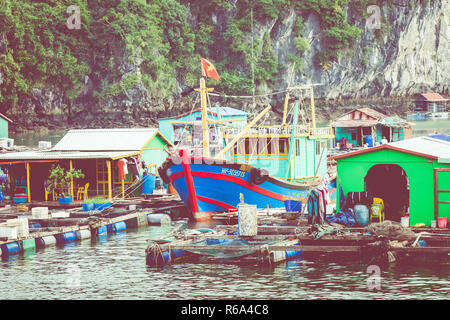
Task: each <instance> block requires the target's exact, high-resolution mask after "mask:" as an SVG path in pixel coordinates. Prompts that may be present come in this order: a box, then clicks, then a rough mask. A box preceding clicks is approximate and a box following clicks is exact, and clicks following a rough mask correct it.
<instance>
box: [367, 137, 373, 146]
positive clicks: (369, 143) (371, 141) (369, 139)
mask: <svg viewBox="0 0 450 320" xmlns="http://www.w3.org/2000/svg"><path fill="white" fill-rule="evenodd" d="M366 143H367V146H368V147H369V148H371V147H373V138H372V136H366Z"/></svg>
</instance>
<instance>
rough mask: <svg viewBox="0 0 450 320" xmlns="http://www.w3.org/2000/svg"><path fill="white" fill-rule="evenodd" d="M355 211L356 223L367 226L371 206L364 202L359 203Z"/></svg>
mask: <svg viewBox="0 0 450 320" xmlns="http://www.w3.org/2000/svg"><path fill="white" fill-rule="evenodd" d="M353 210H354V212H355V220H356V223H357V224H358V225H359V226H360V227H365V226H367V225H368V224H369V208H367V206H365V205H363V204H357V205H355V206H354V208H353Z"/></svg>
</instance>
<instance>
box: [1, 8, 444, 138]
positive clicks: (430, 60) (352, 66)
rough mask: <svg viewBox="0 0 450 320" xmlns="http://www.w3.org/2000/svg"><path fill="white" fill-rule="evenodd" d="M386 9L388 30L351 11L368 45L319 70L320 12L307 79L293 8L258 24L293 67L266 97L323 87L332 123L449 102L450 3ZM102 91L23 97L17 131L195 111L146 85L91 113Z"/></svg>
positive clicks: (129, 69) (221, 18)
mask: <svg viewBox="0 0 450 320" xmlns="http://www.w3.org/2000/svg"><path fill="white" fill-rule="evenodd" d="M380 9H381V25H380V29H370V28H368V27H366V19H365V18H361V16H360V15H358V14H356V13H354V12H350V10H347V16H348V21H349V23H350V24H352V25H355V26H358V27H360V28H361V29H363V32H362V35H361V38H360V39H359V40H358V41H356V42H355V43H354V44H353V45H352V47H351V48H350V49H348V50H346V51H344V52H343V55H342V56H341V57H340V58H339V60H338V61H337V62H336V63H333V64H332V65H330V66H327V68H323V67H320V66H317V65H316V64H315V63H314V56H315V54H316V53H317V52H320V51H321V50H322V49H323V45H324V44H323V42H322V41H323V40H322V37H321V29H320V25H319V17H318V16H317V14H315V13H313V12H311V13H310V14H308V16H307V17H306V19H305V20H304V21H305V28H304V30H303V32H302V33H303V36H304V37H305V38H307V39H308V42H309V44H310V49H309V50H308V51H306V52H305V55H304V57H303V60H304V62H305V64H304V68H303V71H302V72H299V71H294V68H292V66H290V65H289V63H288V57H289V54H291V53H295V46H294V42H293V39H294V34H293V29H294V24H295V21H296V19H297V15H298V13H296V11H295V10H294V9H293V8H292V9H290V10H286V11H285V12H284V13H283V14H282V15H281V16H280V17H279V18H278V19H277V20H272V21H268V22H266V23H264V24H256V25H255V27H254V31H253V36H254V37H257V38H259V39H261V40H262V39H263V37H264V35H265V34H269V35H270V41H271V43H272V47H273V50H274V52H275V56H276V58H277V59H278V61H279V62H283V65H284V66H287V67H284V68H281V69H280V71H279V74H278V76H277V79H276V81H275V88H272V87H268V86H265V85H264V84H261V86H260V87H259V88H258V92H260V93H261V92H272V91H277V90H280V89H285V88H287V87H289V86H295V85H300V84H305V83H320V84H321V85H320V86H318V87H316V89H315V96H316V98H323V99H324V101H325V102H324V106H328V107H330V108H331V109H332V111H330V110H331V109H329V110H325V108H322V111H323V112H322V115H323V116H324V117H326V116H327V115H328V116H330V115H331V114H332V113H333V111H336V112H337V111H338V110H337V109H338V106H341V107H342V106H344V105H345V104H346V102H345V101H347V102H348V104H352V103H355V101H357V102H356V104H360V103H361V102H362V101H364V100H365V99H367V100H371V101H372V106H373V104H376V103H375V102H373V101H376V99H375V100H374V98H378V97H379V98H380V99H383V100H384V101H383V103H384V104H386V105H389V99H394V100H395V103H396V105H400V104H402V102H401V101H403V99H407V97H409V96H411V95H413V94H415V93H420V92H429V91H434V92H440V93H443V94H445V95H448V94H449V84H450V60H449V59H448V53H449V52H450V27H449V21H450V1H448V0H434V1H433V0H429V1H421V0H411V1H404V0H396V1H395V2H393V3H390V4H386V5H384V6H383V7H381V8H380ZM226 14H232V12H231V13H230V12H228V13H223V12H221V13H219V12H218V13H215V14H214V17H215V18H214V19H213V20H214V21H217V25H216V26H215V28H216V29H218V30H219V29H220V28H223V25H224V24H226V22H227V16H226ZM192 19H193V18H192ZM193 23H195V21H193ZM0 40H1V39H0ZM0 49H1V41H0ZM123 61H124V62H123V64H122V67H121V68H120V70H119V71H120V73H121V75H122V77H125V76H127V75H128V74H133V73H139V72H141V70H140V66H139V57H136V58H135V59H133V61H134V63H132V64H130V63H129V59H125V57H124V59H123ZM325 69H326V70H325ZM219 73H220V70H219ZM1 82H2V75H1V74H0V84H1ZM96 85H98V84H97V83H95V81H93V80H92V79H91V78H90V75H86V81H85V88H84V90H83V93H82V94H81V95H80V97H79V98H78V99H77V100H76V101H75V102H74V103H73V104H69V103H68V102H67V101H65V100H64V99H63V98H62V96H63V95H62V94H61V92H59V91H58V90H59V89H57V88H42V89H35V90H33V91H32V93H31V94H30V95H29V96H27V97H22V98H21V99H20V101H19V103H18V105H17V106H16V107H14V109H13V110H9V111H8V113H9V115H10V116H11V117H12V118H13V119H14V120H15V121H16V130H18V131H23V130H35V129H36V127H39V126H43V127H49V128H50V129H57V128H60V127H64V126H66V127H67V126H69V127H104V126H139V125H141V126H147V125H151V124H153V123H156V119H157V118H158V117H162V116H165V115H167V114H168V113H172V114H173V113H174V112H178V111H176V110H179V112H181V111H186V110H187V109H190V108H191V106H190V105H189V104H188V102H187V100H186V99H184V98H182V95H181V92H182V91H183V89H182V88H184V87H186V84H179V85H178V88H177V89H176V90H175V91H176V92H175V93H174V95H173V98H171V99H169V101H164V102H163V100H162V99H160V97H156V96H150V95H149V94H148V92H147V90H146V89H145V87H144V85H143V84H142V83H140V84H138V85H136V86H135V87H134V88H131V89H128V90H126V91H125V92H124V93H123V94H120V95H118V96H115V97H112V98H111V99H109V100H107V101H106V102H105V103H104V104H103V105H101V106H99V105H91V104H90V100H89V97H90V96H91V95H92V92H93V89H94V88H95V86H96ZM230 94H233V93H230ZM355 99H357V100H355ZM394 100H393V101H394ZM343 101H344V102H343ZM266 102H267V101H266ZM277 103H279V104H280V105H281V104H282V101H278V102H273V101H272V104H275V105H276V104H277ZM174 110H175V111H174ZM319 110H320V109H319ZM403 111H404V110H403Z"/></svg>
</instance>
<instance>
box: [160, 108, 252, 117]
mask: <svg viewBox="0 0 450 320" xmlns="http://www.w3.org/2000/svg"><path fill="white" fill-rule="evenodd" d="M201 110H202V109H201V108H196V109H194V110H192V111H189V112H185V113H182V114H179V115H177V116H173V117H167V118H160V119H159V120H167V119H179V118H181V117H184V116H186V115H188V114H191V113H194V112H198V111H201ZM207 111H208V114H212V115H214V116H217V111H219V116H222V117H224V116H237V115H242V116H245V115H248V114H249V113H248V112H245V111H242V110H239V109H235V108H231V107H211V108H208V110H207Z"/></svg>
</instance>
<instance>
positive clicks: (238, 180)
mask: <svg viewBox="0 0 450 320" xmlns="http://www.w3.org/2000/svg"><path fill="white" fill-rule="evenodd" d="M192 176H193V177H200V178H209V179H216V180H224V181H229V182H233V183H236V184H239V185H241V186H243V187H245V188H247V189H249V190H252V191H254V192H257V193H260V194H262V195H264V196H267V197H270V198H273V199H277V200H280V201H284V200H285V198H284V196H282V195H280V194H278V193H274V192H272V191H268V190H266V189H263V188H261V187H258V186H255V185H253V184H251V183H250V182H247V181H245V180H243V179H241V178H237V177H232V176H229V175H226V174H221V173H212V172H201V171H192ZM181 177H183V172H176V173H174V174H172V175H171V176H170V180H171V181H172V182H173V181H175V180H177V179H179V178H181Z"/></svg>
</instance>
